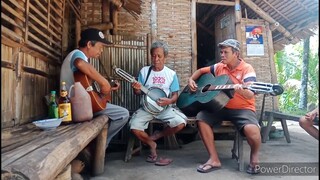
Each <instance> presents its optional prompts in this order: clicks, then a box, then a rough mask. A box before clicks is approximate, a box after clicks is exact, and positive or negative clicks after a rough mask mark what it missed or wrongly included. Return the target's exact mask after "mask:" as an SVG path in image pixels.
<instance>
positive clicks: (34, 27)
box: [1, 0, 65, 61]
mask: <svg viewBox="0 0 320 180" xmlns="http://www.w3.org/2000/svg"><path fill="white" fill-rule="evenodd" d="M64 6H65V0H55V1H31V0H25V1H22V0H4V1H1V7H2V11H1V20H2V23H1V32H2V33H4V34H5V35H6V36H7V37H10V38H11V39H13V40H15V41H17V42H24V43H25V44H26V46H28V47H30V48H32V49H35V50H36V51H37V52H39V53H42V54H45V55H46V56H48V57H50V58H52V59H56V60H57V61H58V60H60V58H61V41H62V32H63V31H62V25H63V15H64ZM26 14H27V16H25V15H26Z"/></svg>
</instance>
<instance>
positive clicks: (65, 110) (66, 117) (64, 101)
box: [58, 81, 72, 124]
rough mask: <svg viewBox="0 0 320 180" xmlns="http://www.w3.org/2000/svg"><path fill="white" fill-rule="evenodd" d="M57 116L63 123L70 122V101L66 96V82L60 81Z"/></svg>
mask: <svg viewBox="0 0 320 180" xmlns="http://www.w3.org/2000/svg"><path fill="white" fill-rule="evenodd" d="M58 103H59V118H63V119H62V123H63V124H69V123H71V122H72V113H71V102H70V99H69V97H68V91H67V87H66V82H64V81H63V82H62V83H61V88H60V97H59V101H58Z"/></svg>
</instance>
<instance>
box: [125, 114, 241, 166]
mask: <svg viewBox="0 0 320 180" xmlns="http://www.w3.org/2000/svg"><path fill="white" fill-rule="evenodd" d="M155 123H162V121H159V120H152V121H151V123H150V124H149V129H148V130H149V134H152V127H153V124H155ZM187 125H189V126H191V127H195V128H196V127H197V123H196V119H195V118H194V117H189V118H188V119H187ZM214 133H235V137H234V141H233V148H232V149H231V154H232V159H236V160H237V163H238V169H239V171H243V169H244V159H243V137H242V136H241V135H240V133H239V132H238V130H236V128H235V127H234V126H233V124H232V123H231V122H230V121H223V122H222V124H221V127H219V128H214ZM164 138H165V139H164V144H165V148H166V149H176V148H178V147H180V145H179V144H178V142H177V140H176V136H175V135H171V136H167V137H164ZM135 147H136V148H135ZM141 150H142V146H141V142H140V141H139V140H138V139H137V138H136V137H135V136H134V135H133V134H132V133H131V132H130V135H129V140H128V144H127V151H126V155H125V158H124V161H125V162H129V161H130V159H131V158H132V155H133V154H135V153H137V152H138V151H140V152H141Z"/></svg>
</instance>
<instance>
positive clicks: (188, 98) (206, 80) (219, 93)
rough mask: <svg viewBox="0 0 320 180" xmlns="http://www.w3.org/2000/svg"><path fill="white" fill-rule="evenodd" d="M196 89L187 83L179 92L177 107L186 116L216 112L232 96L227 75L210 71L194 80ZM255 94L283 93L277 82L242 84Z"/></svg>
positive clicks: (230, 83)
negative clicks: (214, 73)
mask: <svg viewBox="0 0 320 180" xmlns="http://www.w3.org/2000/svg"><path fill="white" fill-rule="evenodd" d="M196 83H197V85H198V89H197V91H195V92H191V91H190V89H189V86H188V85H187V86H186V87H185V88H184V89H183V90H182V92H181V93H180V95H179V97H178V100H177V107H178V108H179V109H180V110H181V111H182V112H183V113H184V114H185V115H187V116H196V115H197V113H198V112H200V111H201V110H208V111H209V112H216V111H219V110H220V109H222V108H223V107H224V106H225V105H226V104H227V103H228V101H229V100H230V99H231V98H232V97H233V94H234V91H233V89H234V84H232V82H231V80H230V79H229V77H228V76H227V75H221V76H217V77H214V76H213V75H212V74H211V73H207V74H203V75H202V76H200V78H199V79H198V80H197V81H196ZM242 88H244V89H250V90H252V91H254V92H255V93H256V94H267V95H271V96H277V95H280V94H282V93H283V87H282V86H281V85H278V84H270V83H263V82H252V83H251V84H249V85H242Z"/></svg>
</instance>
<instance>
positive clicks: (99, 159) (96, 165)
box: [93, 123, 109, 176]
mask: <svg viewBox="0 0 320 180" xmlns="http://www.w3.org/2000/svg"><path fill="white" fill-rule="evenodd" d="M108 125H109V123H108V124H106V125H105V127H104V128H103V129H102V130H101V132H100V133H99V135H98V136H97V138H96V149H95V155H94V162H93V175H95V176H96V175H99V174H102V173H103V171H104V160H105V155H106V145H107V133H108Z"/></svg>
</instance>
